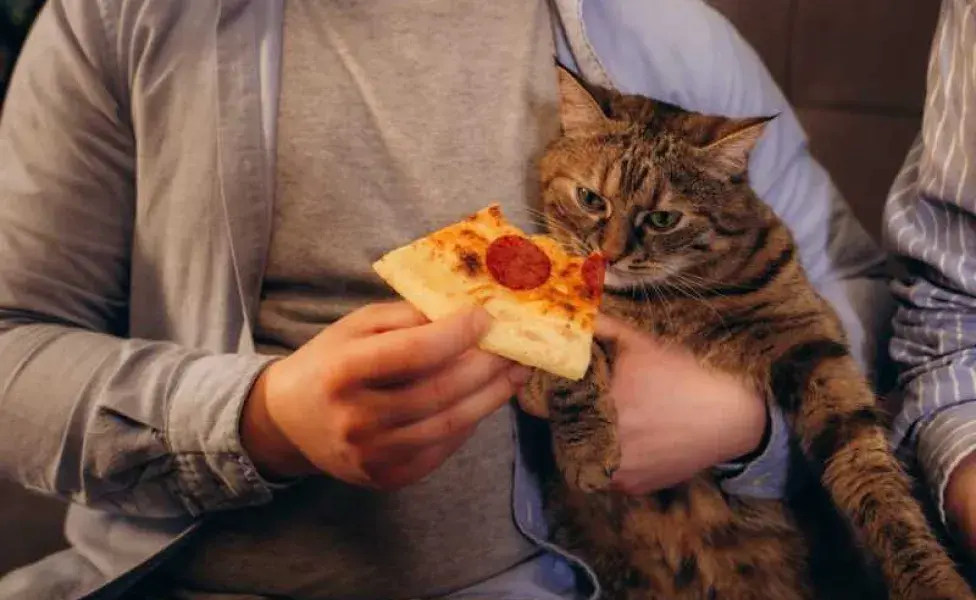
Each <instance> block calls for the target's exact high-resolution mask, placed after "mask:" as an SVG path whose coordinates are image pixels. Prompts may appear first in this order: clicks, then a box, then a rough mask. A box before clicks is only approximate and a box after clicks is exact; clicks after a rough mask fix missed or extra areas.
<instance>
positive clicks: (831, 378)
mask: <svg viewBox="0 0 976 600" xmlns="http://www.w3.org/2000/svg"><path fill="white" fill-rule="evenodd" d="M559 77H560V89H561V98H562V102H561V108H560V116H561V120H562V125H563V135H562V136H561V137H560V138H559V139H557V140H556V141H555V142H554V143H553V144H552V145H551V146H550V147H549V148H548V149H547V152H546V154H545V156H544V157H543V158H542V160H541V162H540V171H541V180H542V184H543V208H544V211H543V212H544V214H545V217H546V221H547V222H548V224H549V226H550V227H549V229H550V233H552V234H553V235H554V236H556V237H557V238H558V239H560V240H561V242H562V243H564V244H566V245H567V246H568V247H573V248H577V249H585V250H589V249H594V250H596V249H599V250H600V251H602V252H603V254H604V255H605V256H606V257H607V259H608V261H609V263H610V267H609V270H608V275H607V281H606V286H607V289H606V294H605V297H604V302H603V311H604V312H606V313H607V314H611V315H615V316H618V317H621V318H624V319H626V320H627V321H629V322H631V323H633V324H635V325H637V326H638V327H640V328H641V329H643V330H646V331H648V332H652V333H653V334H654V335H655V336H657V338H659V339H663V340H665V341H666V342H671V343H678V344H681V345H683V346H684V347H686V348H688V349H689V350H690V351H692V352H693V353H694V354H695V355H696V357H698V358H699V360H700V361H701V362H702V363H703V364H704V365H705V366H707V367H708V368H712V369H717V370H720V371H724V372H727V373H731V374H733V375H735V376H737V377H739V378H741V379H742V380H744V381H746V382H749V383H750V384H752V385H754V386H755V388H756V389H757V390H758V391H759V392H760V393H761V394H763V395H764V396H765V397H766V398H767V400H768V402H770V403H776V404H778V405H779V406H780V407H782V409H783V411H784V414H785V415H786V418H787V422H788V424H789V427H790V430H791V433H792V437H793V441H794V444H795V448H794V455H795V456H794V460H793V463H792V466H791V474H790V484H789V485H788V497H789V499H788V500H787V501H784V502H780V501H774V500H763V499H751V498H746V497H733V496H730V495H727V494H725V493H723V492H722V490H721V489H720V487H719V485H718V480H717V476H716V475H714V474H712V473H710V472H705V473H701V474H699V475H698V476H696V477H695V478H694V479H692V480H691V481H688V482H687V483H684V484H681V485H678V486H675V487H673V488H670V489H668V490H664V491H662V492H659V493H656V494H651V495H647V496H643V497H627V496H624V495H623V494H621V493H618V492H615V491H612V490H611V489H610V486H609V482H610V478H611V476H612V473H613V472H614V469H616V468H617V466H618V461H619V448H618V445H617V441H616V438H615V436H614V432H613V422H614V418H615V417H614V410H613V402H612V399H611V398H609V397H608V395H607V388H608V379H609V373H610V369H611V367H612V363H613V359H614V357H613V350H612V348H604V347H601V346H600V345H599V344H595V345H594V356H593V363H592V366H591V368H590V370H589V372H588V373H587V376H586V377H585V378H584V379H583V380H582V381H581V382H577V383H574V382H570V381H568V380H563V379H559V378H556V377H552V376H547V375H545V374H537V375H536V376H535V378H534V379H533V380H532V381H531V382H530V384H529V386H528V388H527V391H526V392H524V393H523V396H522V397H521V398H520V400H521V401H522V403H523V406H524V407H526V409H527V410H528V412H530V413H532V414H539V415H542V416H546V417H547V418H548V421H549V429H550V431H551V434H552V445H553V455H554V457H555V462H556V466H557V467H558V471H559V472H560V473H561V476H558V477H557V478H556V479H558V481H557V486H556V487H555V488H553V489H552V490H551V493H550V494H549V496H550V504H551V508H552V510H553V511H554V512H553V514H554V515H555V516H554V519H555V520H556V522H557V523H558V525H559V527H558V528H557V531H559V533H558V536H559V541H561V542H562V543H564V544H567V545H568V546H569V547H570V548H573V549H574V550H576V552H578V553H579V554H580V555H581V556H583V557H584V558H586V559H588V560H589V561H590V562H591V564H593V565H594V568H595V570H596V572H597V574H598V576H599V578H600V580H601V584H602V586H603V588H604V591H605V597H608V598H627V599H633V600H636V599H642V600H643V599H655V600H656V599H667V600H681V599H711V598H718V599H721V598H728V599H732V600H744V599H751V598H756V599H759V598H761V599H763V600H783V599H808V598H830V599H833V598H843V597H850V598H868V597H890V598H899V599H904V600H909V599H912V600H914V599H922V598H926V599H935V598H942V599H962V598H973V597H974V596H973V594H972V592H971V591H970V589H969V587H968V585H967V584H966V583H965V581H964V580H963V579H962V578H961V576H960V575H959V574H958V573H957V571H956V569H955V565H954V563H953V562H952V561H951V560H950V558H949V557H948V556H947V554H946V553H945V552H944V550H943V549H942V547H941V546H940V545H939V543H938V542H937V540H936V537H935V536H934V535H933V533H932V531H931V529H930V527H929V525H928V521H927V520H926V518H925V516H924V515H923V512H922V509H921V508H920V506H919V504H918V503H917V502H916V500H915V499H914V497H913V495H912V489H911V482H910V480H909V478H908V477H907V476H906V474H905V473H904V472H903V470H902V469H901V466H900V465H899V463H898V462H897V461H896V459H895V458H894V457H893V455H892V453H891V452H890V449H889V446H888V442H887V441H886V431H885V419H884V415H883V413H882V411H881V410H880V409H879V406H878V402H877V400H876V398H875V396H874V394H873V393H872V390H871V387H870V385H869V383H868V382H867V380H866V379H865V378H864V377H863V376H862V374H861V372H860V370H859V368H858V366H857V364H856V363H855V361H854V359H853V358H852V356H851V354H850V353H849V349H848V346H847V342H846V339H845V334H844V331H843V329H842V327H841V324H840V322H839V320H838V318H837V316H836V315H835V313H834V312H833V310H832V309H831V308H830V306H829V305H828V304H827V303H826V302H825V301H824V300H822V299H821V298H820V296H818V294H817V293H816V292H815V291H814V289H813V288H812V286H811V285H810V283H809V282H808V280H807V279H806V276H805V274H804V271H803V269H802V268H801V266H800V263H799V262H798V259H797V256H796V248H795V246H794V243H793V240H792V238H791V234H790V232H789V230H788V229H787V227H786V226H785V225H784V224H783V223H782V222H781V221H780V220H779V219H778V218H777V217H776V216H775V215H774V214H773V212H772V210H770V209H769V208H768V207H767V206H766V205H765V204H764V203H763V202H762V201H760V200H759V198H758V197H757V196H756V194H755V193H754V192H753V191H752V190H751V188H750V185H749V180H748V176H747V164H748V158H749V154H750V152H751V150H752V148H753V147H754V145H755V143H756V142H757V141H758V139H759V138H760V135H761V134H762V132H763V130H764V127H765V126H766V124H767V123H768V122H769V121H770V119H769V118H748V119H730V118H722V117H716V116H706V115H701V114H696V113H691V112H686V111H683V110H681V109H679V108H677V107H675V106H672V105H668V104H665V103H661V102H654V101H651V100H648V99H646V98H642V97H639V96H633V95H622V94H619V93H617V92H614V91H611V90H606V89H602V88H596V87H594V86H585V85H584V84H582V83H581V82H579V81H578V80H577V79H576V78H575V77H574V76H573V75H571V74H570V73H568V72H567V71H565V70H560V73H559ZM690 282H694V285H695V288H696V289H695V290H694V291H693V292H689V291H688V285H689V283H690ZM651 286H653V288H652V287H651ZM649 289H654V290H655V292H654V293H649V292H648V290H649Z"/></svg>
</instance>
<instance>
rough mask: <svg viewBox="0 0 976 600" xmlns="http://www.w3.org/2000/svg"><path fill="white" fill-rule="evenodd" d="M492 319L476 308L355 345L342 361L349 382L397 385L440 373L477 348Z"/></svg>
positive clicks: (341, 364)
mask: <svg viewBox="0 0 976 600" xmlns="http://www.w3.org/2000/svg"><path fill="white" fill-rule="evenodd" d="M490 324H491V317H490V316H489V315H488V313H487V312H486V311H485V310H484V309H483V308H480V307H472V308H470V309H465V310H463V311H461V312H458V313H455V314H453V315H451V316H449V317H445V318H443V319H437V320H435V321H433V322H431V323H426V324H424V325H420V326H418V327H411V328H409V329H398V330H395V331H387V332H385V333H381V334H378V335H373V336H369V337H366V338H364V339H362V340H360V341H359V342H357V343H356V344H353V345H351V346H350V348H349V352H347V353H346V354H345V355H344V356H343V357H342V358H341V359H340V365H339V367H340V371H339V372H340V377H342V378H344V379H345V381H346V382H356V383H366V384H368V383H393V382H397V381H403V380H405V379H410V378H412V377H417V376H419V375H421V374H424V373H429V372H431V371H434V370H437V369H439V368H441V367H443V366H445V365H447V364H448V363H450V362H452V361H455V360H457V359H458V358H459V357H460V356H461V355H462V354H464V353H465V352H466V351H468V350H470V349H471V348H473V347H474V346H475V345H476V344H477V343H478V341H479V340H480V339H481V336H482V335H484V333H485V332H486V331H487V330H488V326H489V325H490Z"/></svg>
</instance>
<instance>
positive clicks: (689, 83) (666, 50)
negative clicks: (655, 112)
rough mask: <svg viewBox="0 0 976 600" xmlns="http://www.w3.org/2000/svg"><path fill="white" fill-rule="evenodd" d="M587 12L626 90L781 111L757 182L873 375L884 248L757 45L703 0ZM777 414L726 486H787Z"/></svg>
mask: <svg viewBox="0 0 976 600" xmlns="http://www.w3.org/2000/svg"><path fill="white" fill-rule="evenodd" d="M581 10H582V17H583V22H584V24H585V26H586V33H587V36H588V39H589V40H590V43H591V44H592V46H593V50H594V52H595V54H596V55H597V58H598V60H599V62H600V67H601V68H602V69H603V71H604V72H605V74H606V75H607V77H608V79H609V80H610V81H611V83H612V84H613V85H614V87H617V88H618V89H620V90H621V91H623V92H626V93H638V94H643V95H645V96H649V97H652V98H655V99H659V100H664V101H667V102H671V103H673V104H676V105H679V106H682V107H684V108H687V109H690V110H695V111H699V112H704V113H711V114H721V115H727V116H733V117H737V116H738V117H741V116H756V115H772V114H779V117H778V118H777V119H775V120H774V121H773V122H772V123H771V124H770V126H769V127H768V129H767V131H766V133H765V134H764V136H763V138H762V140H760V143H759V144H758V146H757V147H756V150H755V151H754V153H753V156H752V161H751V164H750V177H751V180H752V183H753V187H754V188H755V190H756V192H757V193H758V194H759V196H760V197H761V198H762V199H763V200H764V201H765V202H766V203H767V204H769V206H770V207H771V208H772V209H773V211H775V212H776V214H777V215H779V216H780V218H782V219H783V220H784V221H785V222H786V223H787V225H788V226H789V227H790V228H791V229H792V231H793V234H794V236H795V238H796V241H797V245H798V247H799V254H800V259H801V262H802V264H803V266H804V267H805V269H806V270H807V273H808V275H809V277H810V279H811V281H812V282H813V284H814V286H815V287H816V288H817V290H818V291H819V293H820V294H821V295H822V296H823V297H824V298H825V299H826V300H828V301H829V302H830V303H831V305H832V306H833V307H834V308H835V309H836V310H837V312H838V313H839V316H840V318H841V319H842V321H843V323H844V326H845V329H846V331H847V334H848V338H849V341H850V344H851V347H852V351H853V353H854V356H855V357H856V358H857V360H858V362H859V363H860V365H861V367H862V369H864V371H865V372H866V373H867V374H869V375H871V376H873V375H874V374H875V372H874V365H875V356H876V353H877V349H878V346H879V344H880V343H881V342H882V340H881V339H880V338H881V332H882V331H886V330H887V329H886V324H887V322H888V319H889V316H890V313H891V310H892V308H893V303H892V300H891V294H890V292H889V290H888V287H887V283H886V279H885V277H884V275H883V268H884V263H885V257H884V254H883V253H882V252H881V250H880V249H879V248H878V246H877V245H876V244H875V243H874V242H873V241H872V240H871V238H870V237H869V236H868V234H867V233H866V232H865V231H864V229H863V228H862V226H861V225H860V223H858V221H857V220H856V219H855V217H854V216H853V214H852V213H851V211H850V207H849V206H848V205H847V203H846V202H845V200H844V198H843V197H842V196H841V195H840V193H839V192H838V190H837V188H836V187H835V185H834V183H833V182H832V181H831V179H830V176H829V175H828V174H827V172H826V171H825V170H824V169H823V167H821V166H820V164H818V163H817V161H816V160H814V158H813V157H812V156H811V155H810V150H809V146H808V144H807V138H806V135H805V133H804V132H803V130H802V128H801V126H800V123H799V121H798V120H797V118H796V115H795V114H794V112H793V109H792V108H791V107H790V105H789V102H788V101H787V100H786V98H785V97H784V96H783V94H782V92H781V91H780V90H779V89H778V87H777V86H776V83H775V82H774V81H773V78H772V76H771V75H770V74H769V72H768V70H767V69H766V67H765V66H764V65H763V63H762V61H761V59H760V58H759V57H758V55H757V54H756V53H755V51H754V50H753V49H752V47H751V46H750V45H749V44H748V43H747V42H746V41H745V40H744V39H743V38H742V37H741V36H740V35H739V33H738V32H737V31H736V29H735V28H734V27H733V26H732V25H731V24H730V23H729V22H728V21H727V20H726V19H725V18H724V17H723V16H721V15H720V14H719V13H718V12H716V11H715V10H714V9H712V8H711V7H709V6H708V5H707V4H705V3H704V2H701V1H699V0H601V1H595V0H590V1H584V2H583V3H582V6H581ZM692 32H694V33H693V34H692ZM771 417H772V422H773V430H772V435H771V437H770V440H769V443H768V445H767V447H766V449H765V451H764V453H763V454H762V455H761V456H760V457H759V458H758V459H756V460H755V461H754V462H753V463H751V464H750V465H746V466H745V468H743V469H741V472H739V473H738V474H737V475H735V476H733V477H730V478H728V479H727V480H726V486H727V490H728V491H729V492H730V493H737V494H749V495H760V496H769V495H779V494H781V493H782V489H781V488H782V483H783V482H785V480H786V477H785V473H786V470H787V464H788V460H787V459H788V456H787V452H786V448H787V443H786V439H785V437H786V435H787V433H786V427H785V426H783V423H782V416H781V415H780V414H779V412H778V411H775V410H774V411H773V412H772V414H771Z"/></svg>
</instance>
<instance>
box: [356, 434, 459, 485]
mask: <svg viewBox="0 0 976 600" xmlns="http://www.w3.org/2000/svg"><path fill="white" fill-rule="evenodd" d="M474 430H475V427H472V428H469V429H466V430H463V431H461V432H459V433H458V435H455V436H453V437H451V438H450V439H448V440H446V441H443V442H441V443H439V444H434V445H432V446H428V447H427V448H424V449H423V450H421V451H419V452H417V453H416V454H414V455H413V456H412V457H411V458H410V459H409V460H407V461H406V462H404V463H398V464H390V463H387V464H383V465H380V464H377V465H375V467H374V468H377V471H376V475H375V476H374V485H375V486H376V487H379V488H380V489H383V490H396V489H399V488H402V487H405V486H408V485H411V484H414V483H417V482H419V481H421V480H423V479H424V478H426V477H427V476H428V475H430V474H431V473H433V472H434V471H436V470H437V469H438V468H439V467H440V466H441V465H442V464H444V462H446V461H447V459H448V458H450V457H451V456H452V455H453V454H454V453H455V452H457V451H458V450H460V449H461V447H462V446H463V445H464V444H465V442H467V441H468V440H469V439H470V438H471V435H472V434H473V433H474Z"/></svg>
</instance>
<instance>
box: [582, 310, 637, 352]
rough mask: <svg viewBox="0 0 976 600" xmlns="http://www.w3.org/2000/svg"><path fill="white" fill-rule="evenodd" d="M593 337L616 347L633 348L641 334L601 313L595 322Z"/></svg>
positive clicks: (622, 322)
mask: <svg viewBox="0 0 976 600" xmlns="http://www.w3.org/2000/svg"><path fill="white" fill-rule="evenodd" d="M593 335H594V336H595V337H596V338H597V339H599V340H602V341H604V342H611V343H613V344H614V345H616V346H631V345H633V343H634V341H635V340H636V339H637V338H638V337H639V336H640V335H641V333H640V332H639V331H637V330H635V329H634V328H633V327H631V326H630V325H629V324H628V323H626V322H624V321H621V320H620V319H618V318H616V317H611V316H609V315H605V314H603V313H599V314H597V316H596V321H595V322H594V331H593Z"/></svg>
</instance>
